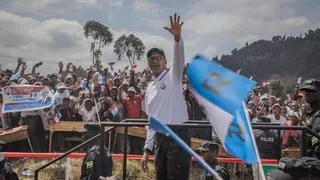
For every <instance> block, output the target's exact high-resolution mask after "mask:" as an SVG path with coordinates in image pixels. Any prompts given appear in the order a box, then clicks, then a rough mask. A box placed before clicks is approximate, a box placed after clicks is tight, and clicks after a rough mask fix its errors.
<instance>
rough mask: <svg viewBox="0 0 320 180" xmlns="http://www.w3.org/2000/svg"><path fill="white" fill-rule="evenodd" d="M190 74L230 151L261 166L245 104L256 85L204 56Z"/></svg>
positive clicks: (193, 87)
mask: <svg viewBox="0 0 320 180" xmlns="http://www.w3.org/2000/svg"><path fill="white" fill-rule="evenodd" d="M186 73H187V76H188V81H189V84H190V87H191V90H192V92H193V95H194V96H195V97H196V99H197V100H198V102H199V104H201V105H203V106H204V108H205V110H206V114H207V117H208V118H209V119H210V121H211V123H212V125H213V127H214V129H215V132H216V133H217V135H218V137H219V139H220V141H221V142H222V144H223V146H224V148H225V149H226V151H227V152H228V153H229V154H231V155H233V156H236V157H238V158H240V159H242V160H243V161H245V162H246V163H249V164H255V163H257V162H258V161H259V159H260V158H259V155H258V153H257V151H256V146H255V140H254V138H252V137H253V136H252V129H251V126H250V124H249V122H248V119H247V116H246V112H245V107H244V106H245V105H244V103H243V101H245V100H246V98H247V97H248V95H249V93H250V91H251V90H252V88H253V87H254V86H255V84H256V83H255V82H254V81H252V80H250V79H248V78H246V77H243V76H241V75H239V74H237V73H235V72H233V71H231V70H228V69H226V68H224V67H223V66H222V65H220V64H218V63H216V62H214V61H210V60H207V59H206V58H205V57H203V56H196V57H195V58H194V59H193V60H192V62H191V63H190V64H189V66H188V67H187V71H186Z"/></svg>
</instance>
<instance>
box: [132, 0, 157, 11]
mask: <svg viewBox="0 0 320 180" xmlns="http://www.w3.org/2000/svg"><path fill="white" fill-rule="evenodd" d="M133 9H134V10H135V11H136V12H158V11H159V10H160V6H159V4H156V3H154V2H152V1H151V0H135V1H134V2H133Z"/></svg>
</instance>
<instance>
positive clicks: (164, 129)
mask: <svg viewBox="0 0 320 180" xmlns="http://www.w3.org/2000/svg"><path fill="white" fill-rule="evenodd" d="M150 128H152V129H153V130H154V131H156V132H158V133H162V134H165V135H166V136H170V137H171V138H172V139H173V140H174V141H175V142H176V143H177V144H178V145H179V146H180V147H181V148H182V149H184V150H185V151H186V152H187V153H188V154H189V155H190V156H193V157H195V159H196V161H197V162H198V163H199V164H200V165H201V166H202V167H203V168H204V169H205V170H206V171H207V172H208V173H210V174H211V175H212V176H214V177H215V179H217V180H222V178H221V177H220V176H219V174H218V173H217V172H216V171H214V170H213V169H212V168H211V167H210V166H209V165H208V164H207V163H206V162H205V161H204V160H203V159H202V158H201V157H200V156H199V155H198V154H197V153H195V152H194V151H193V150H192V149H191V148H190V147H189V146H188V145H187V144H186V143H185V142H184V141H183V140H182V139H181V138H180V137H179V136H178V135H177V134H176V133H175V132H173V131H172V130H171V129H170V128H169V127H168V126H167V125H165V124H162V123H161V122H160V121H159V120H157V119H155V118H153V117H151V118H150Z"/></svg>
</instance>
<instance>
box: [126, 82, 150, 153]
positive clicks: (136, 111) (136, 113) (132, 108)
mask: <svg viewBox="0 0 320 180" xmlns="http://www.w3.org/2000/svg"><path fill="white" fill-rule="evenodd" d="M120 93H121V90H120ZM142 99H143V97H142V95H141V94H139V93H137V91H136V89H135V88H134V87H129V88H128V96H127V97H126V98H123V99H122V103H123V105H124V108H125V109H126V117H127V119H140V118H141V111H142V109H141V103H142ZM129 144H130V151H131V152H130V153H131V154H141V153H142V149H143V145H144V139H143V138H139V137H135V136H129Z"/></svg>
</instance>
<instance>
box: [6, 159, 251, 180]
mask: <svg viewBox="0 0 320 180" xmlns="http://www.w3.org/2000/svg"><path fill="white" fill-rule="evenodd" d="M49 161H50V159H23V160H17V161H14V162H12V166H13V168H14V170H15V171H16V172H17V173H18V175H19V179H21V180H33V176H32V177H25V176H23V175H22V171H23V170H24V169H25V168H27V169H29V170H31V171H33V170H34V169H36V168H37V167H40V166H41V165H43V164H46V163H47V162H49ZM66 162H67V161H66V160H65V159H64V160H61V161H59V162H58V163H55V164H52V165H51V166H49V167H47V168H45V169H44V170H42V171H40V174H39V179H40V180H62V179H63V180H64V179H65V171H66ZM71 163H72V174H73V178H72V180H73V179H74V180H79V177H80V169H81V164H82V159H72V161H71ZM226 166H227V167H228V169H229V171H230V172H231V171H232V169H237V170H238V172H232V174H233V178H232V179H246V180H248V179H252V178H251V177H250V175H251V173H248V169H247V168H245V167H243V166H237V167H235V165H233V164H228V165H226ZM239 170H241V171H242V172H246V173H244V174H243V173H241V172H240V171H239ZM154 172H155V169H154V165H153V164H152V163H150V164H149V171H148V172H143V171H142V170H141V169H140V166H139V161H136V160H130V161H128V162H127V180H149V179H150V180H151V179H155V178H154ZM113 174H114V175H115V176H118V177H122V161H120V160H119V161H114V166H113ZM201 174H202V169H201V168H200V167H199V166H198V165H197V164H193V165H192V168H191V170H190V180H198V179H200V176H201ZM235 175H237V176H235ZM248 175H249V176H248ZM239 176H242V177H239Z"/></svg>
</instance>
